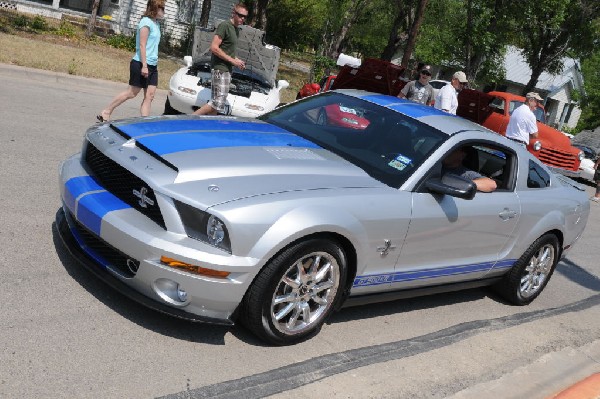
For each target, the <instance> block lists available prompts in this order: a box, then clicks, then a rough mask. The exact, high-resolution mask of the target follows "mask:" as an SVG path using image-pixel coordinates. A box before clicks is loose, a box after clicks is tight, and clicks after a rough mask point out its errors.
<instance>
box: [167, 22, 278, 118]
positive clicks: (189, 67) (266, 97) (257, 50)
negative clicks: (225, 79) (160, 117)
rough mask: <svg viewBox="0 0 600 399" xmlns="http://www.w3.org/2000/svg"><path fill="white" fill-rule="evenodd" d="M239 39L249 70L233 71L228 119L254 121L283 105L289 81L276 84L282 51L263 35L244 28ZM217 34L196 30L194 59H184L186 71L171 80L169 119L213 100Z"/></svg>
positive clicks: (179, 72)
mask: <svg viewBox="0 0 600 399" xmlns="http://www.w3.org/2000/svg"><path fill="white" fill-rule="evenodd" d="M240 28H241V30H240V36H239V39H238V50H237V56H238V58H240V59H242V60H244V62H245V63H246V69H244V70H243V71H242V70H240V69H237V68H234V69H233V73H232V76H231V86H230V89H229V95H228V96H227V102H228V107H227V112H226V114H227V115H234V116H241V117H248V118H255V117H257V116H259V115H262V114H264V113H265V112H268V111H271V110H272V109H274V108H275V107H277V106H278V105H279V103H280V91H281V90H283V89H285V88H287V87H288V86H289V83H288V82H287V81H286V80H276V79H275V78H276V75H277V70H278V67H279V55H280V49H279V47H276V46H272V45H270V44H265V43H264V32H263V31H261V30H258V29H254V28H252V27H249V26H246V25H242V26H241V27H240ZM213 36H214V30H206V29H197V30H196V32H195V36H194V43H196V45H195V47H194V52H193V53H194V56H193V58H192V57H191V56H186V57H184V62H185V67H183V68H181V69H179V70H178V71H177V72H175V74H174V75H173V76H172V77H171V80H170V82H169V93H168V95H167V101H166V103H165V111H164V113H165V114H166V115H173V114H191V113H192V112H194V111H195V110H197V109H198V108H200V107H201V106H203V105H204V104H206V103H207V102H208V101H209V100H210V97H211V67H210V58H211V53H210V50H209V48H210V43H211V41H212V38H213Z"/></svg>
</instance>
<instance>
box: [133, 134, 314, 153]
mask: <svg viewBox="0 0 600 399" xmlns="http://www.w3.org/2000/svg"><path fill="white" fill-rule="evenodd" d="M138 142H140V143H141V144H143V145H144V146H146V147H147V148H149V149H150V150H152V151H154V152H155V153H156V154H159V155H165V154H171V153H174V152H180V151H190V150H199V149H205V148H218V147H262V146H269V147H303V148H319V146H318V145H316V144H315V143H313V142H311V141H308V140H306V139H303V138H302V137H299V136H296V135H295V134H292V133H288V132H285V131H282V133H267V132H248V131H245V132H239V131H238V132H236V131H221V132H214V131H213V132H210V131H202V132H190V133H177V134H160V135H156V136H147V137H142V138H140V139H138Z"/></svg>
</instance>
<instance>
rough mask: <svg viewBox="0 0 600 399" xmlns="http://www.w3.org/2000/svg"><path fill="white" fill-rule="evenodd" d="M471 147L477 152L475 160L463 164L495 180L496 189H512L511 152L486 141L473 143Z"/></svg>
mask: <svg viewBox="0 0 600 399" xmlns="http://www.w3.org/2000/svg"><path fill="white" fill-rule="evenodd" d="M473 148H474V149H475V150H476V152H477V157H476V158H477V161H476V163H471V164H468V163H465V166H466V167H468V168H471V169H473V170H475V171H476V172H478V173H480V174H481V175H483V176H485V177H489V178H491V179H493V180H495V181H496V184H497V185H498V188H497V190H510V189H512V186H513V184H512V180H513V179H512V169H511V164H512V162H511V159H512V157H513V155H512V153H510V152H508V151H506V150H505V149H504V148H499V147H496V146H491V145H488V144H487V143H486V144H483V143H482V144H475V145H473ZM465 161H468V160H467V159H466V160H465Z"/></svg>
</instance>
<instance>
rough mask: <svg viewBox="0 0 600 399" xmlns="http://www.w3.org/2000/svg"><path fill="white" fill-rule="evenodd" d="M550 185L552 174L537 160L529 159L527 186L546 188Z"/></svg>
mask: <svg viewBox="0 0 600 399" xmlns="http://www.w3.org/2000/svg"><path fill="white" fill-rule="evenodd" d="M549 185H550V175H549V174H548V173H547V172H546V171H545V170H544V169H542V168H541V167H540V166H539V165H536V163H535V162H533V161H531V160H530V161H529V174H528V175H527V187H529V188H544V187H548V186H549Z"/></svg>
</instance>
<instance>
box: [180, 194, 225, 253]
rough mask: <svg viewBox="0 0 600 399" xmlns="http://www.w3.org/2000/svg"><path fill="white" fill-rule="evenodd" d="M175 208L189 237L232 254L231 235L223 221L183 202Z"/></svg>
mask: <svg viewBox="0 0 600 399" xmlns="http://www.w3.org/2000/svg"><path fill="white" fill-rule="evenodd" d="M175 207H176V208H177V211H178V212H179V216H180V217H181V221H182V222H183V227H184V228H185V232H186V234H187V235H188V237H190V238H193V239H196V240H198V241H202V242H205V243H207V244H210V245H212V246H215V247H217V248H221V249H222V250H225V251H227V252H229V253H231V242H230V241H229V233H228V232H227V227H226V226H225V223H223V221H222V220H221V219H219V218H218V217H216V216H214V215H211V214H210V213H207V212H204V211H201V210H199V209H196V208H194V207H192V206H189V205H187V204H184V203H183V202H179V201H175Z"/></svg>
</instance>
